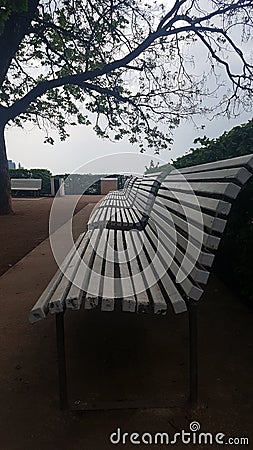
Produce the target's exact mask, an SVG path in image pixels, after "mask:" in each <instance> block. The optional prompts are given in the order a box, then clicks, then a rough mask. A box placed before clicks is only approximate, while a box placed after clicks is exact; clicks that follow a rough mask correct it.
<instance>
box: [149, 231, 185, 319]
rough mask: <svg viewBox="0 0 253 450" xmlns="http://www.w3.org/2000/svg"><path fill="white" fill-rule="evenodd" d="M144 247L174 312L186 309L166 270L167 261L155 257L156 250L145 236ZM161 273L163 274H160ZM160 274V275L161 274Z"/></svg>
mask: <svg viewBox="0 0 253 450" xmlns="http://www.w3.org/2000/svg"><path fill="white" fill-rule="evenodd" d="M146 235H147V233H146V230H145V231H144V236H146ZM144 243H145V249H146V252H147V254H148V255H149V258H150V260H151V267H152V270H153V272H154V273H157V279H158V280H159V281H158V282H160V283H161V284H162V286H163V288H164V290H165V292H166V293H167V295H168V300H169V301H170V302H171V304H172V306H173V309H174V311H175V312H176V313H179V312H183V311H186V309H187V308H186V304H185V301H184V300H183V298H182V296H181V294H180V293H179V291H178V290H177V288H176V286H175V284H174V282H173V281H172V279H171V277H170V275H169V273H168V271H167V267H168V264H167V261H163V260H162V259H160V258H156V251H155V250H154V247H153V246H152V244H151V242H150V240H149V239H148V237H146V238H145V241H144ZM162 274H163V275H162ZM161 275H162V276H161Z"/></svg>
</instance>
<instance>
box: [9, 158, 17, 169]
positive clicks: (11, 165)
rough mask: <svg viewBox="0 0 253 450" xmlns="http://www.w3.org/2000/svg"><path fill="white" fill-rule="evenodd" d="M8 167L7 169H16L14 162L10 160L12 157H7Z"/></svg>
mask: <svg viewBox="0 0 253 450" xmlns="http://www.w3.org/2000/svg"><path fill="white" fill-rule="evenodd" d="M8 167H9V169H16V164H15V163H14V161H12V159H8Z"/></svg>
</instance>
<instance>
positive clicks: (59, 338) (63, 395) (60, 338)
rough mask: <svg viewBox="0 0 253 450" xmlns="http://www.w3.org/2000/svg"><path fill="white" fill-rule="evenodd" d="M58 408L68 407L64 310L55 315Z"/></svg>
mask: <svg viewBox="0 0 253 450" xmlns="http://www.w3.org/2000/svg"><path fill="white" fill-rule="evenodd" d="M55 320H56V343H57V360H58V361H57V362H58V377H59V395H60V408H61V409H68V407H69V405H68V393H67V372H66V356H65V336H64V312H63V313H58V314H56V315H55Z"/></svg>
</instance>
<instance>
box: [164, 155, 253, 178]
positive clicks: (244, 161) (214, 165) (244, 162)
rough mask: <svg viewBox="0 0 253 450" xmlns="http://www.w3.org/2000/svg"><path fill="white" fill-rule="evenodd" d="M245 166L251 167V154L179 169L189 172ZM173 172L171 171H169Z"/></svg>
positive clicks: (252, 158) (252, 161)
mask: <svg viewBox="0 0 253 450" xmlns="http://www.w3.org/2000/svg"><path fill="white" fill-rule="evenodd" d="M240 166H245V167H249V168H250V169H252V168H253V155H244V156H238V157H236V158H229V159H224V160H221V161H215V162H211V163H206V164H199V165H196V166H191V167H186V168H184V169H180V172H181V173H190V172H195V171H196V172H198V171H207V170H215V169H218V168H224V169H225V168H230V167H240ZM171 174H173V172H171Z"/></svg>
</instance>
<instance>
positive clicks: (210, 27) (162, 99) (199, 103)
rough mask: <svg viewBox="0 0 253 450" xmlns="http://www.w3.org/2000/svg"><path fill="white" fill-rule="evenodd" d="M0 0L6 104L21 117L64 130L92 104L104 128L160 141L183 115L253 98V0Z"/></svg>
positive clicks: (116, 135) (0, 75) (0, 77)
mask: <svg viewBox="0 0 253 450" xmlns="http://www.w3.org/2000/svg"><path fill="white" fill-rule="evenodd" d="M1 3H2V4H3V6H1V8H0V26H1V28H0V30H1V31H0V32H1V35H0V48H1V49H2V50H1V53H2V55H1V63H0V66H1V67H0V86H1V90H0V102H1V111H2V112H5V115H6V119H8V120H10V119H12V120H13V121H14V122H15V123H16V124H17V125H21V124H22V123H23V121H25V120H32V121H33V122H35V123H37V124H38V125H39V126H40V127H43V128H44V129H45V130H48V129H50V125H53V126H55V127H56V128H57V129H58V130H59V133H60V137H61V139H65V137H66V135H67V132H66V124H67V123H69V124H77V123H79V124H85V125H87V124H90V121H91V116H90V115H87V111H90V112H91V113H95V115H96V119H95V122H94V124H93V125H94V130H95V132H96V133H97V134H98V135H101V136H103V137H110V138H112V139H114V140H119V139H120V138H122V137H123V136H127V137H128V139H129V141H130V142H133V143H135V142H138V143H139V145H140V148H141V149H142V148H145V147H146V146H149V147H153V148H154V149H155V150H158V149H161V148H163V147H166V146H167V145H168V144H169V143H170V141H171V136H170V133H168V131H169V130H170V129H171V128H174V127H175V126H176V125H177V124H178V123H179V120H180V118H182V117H189V116H191V115H192V114H195V113H205V112H206V111H207V110H209V109H211V110H214V108H218V109H217V110H218V111H219V112H221V111H223V112H224V111H230V112H236V108H237V107H238V105H239V103H240V104H241V105H242V104H244V106H245V107H249V102H250V95H249V93H251V92H252V91H251V83H252V65H251V64H250V60H249V61H247V53H248V50H247V49H246V51H245V53H244V52H243V45H244V44H245V41H247V40H248V39H249V37H250V32H251V27H252V1H251V0H237V1H231V0H229V1H217V0H205V1H204V2H203V1H199V0H175V1H166V2H164V4H162V3H161V2H151V1H147V2H146V3H144V2H142V1H140V0H124V1H123V0H100V1H99V2H97V1H94V0H72V1H66V0H41V1H39V0H27V1H24V0H23V1H15V0H12V1H2V2H1ZM14 32H15V35H13V34H14ZM239 36H240V38H239ZM197 41H198V42H199V44H198V45H200V44H201V46H203V48H204V49H205V52H204V53H203V54H202V56H203V59H205V58H207V60H208V61H209V64H208V63H207V62H206V64H205V66H204V68H203V67H202V66H200V68H198V65H199V64H200V61H199V60H198V57H199V51H202V50H199V49H200V48H201V47H198V51H197V54H196V52H195V51H194V45H196V44H197ZM194 52H195V55H194ZM231 52H233V57H232V58H230V57H229V54H230V53H231ZM234 59H237V62H236V64H235V63H234ZM217 66H219V68H217ZM222 69H224V72H225V73H223V75H226V78H227V80H226V82H227V86H226V87H224V78H223V76H222ZM201 70H204V72H203V73H201V72H200V71H201ZM208 77H209V78H210V79H211V81H210V84H209V85H208V82H207V78H208ZM219 89H220V90H221V92H222V97H221V98H219V97H218V93H217V90H219ZM208 95H210V97H215V99H214V98H213V100H212V101H210V102H208V101H204V99H205V98H206V97H207V96H208ZM161 123H164V124H165V125H166V131H164V130H165V128H164V129H162V128H161V127H160V126H159V125H161ZM46 140H47V141H48V142H51V143H52V137H51V136H50V134H48V131H47V137H46Z"/></svg>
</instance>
